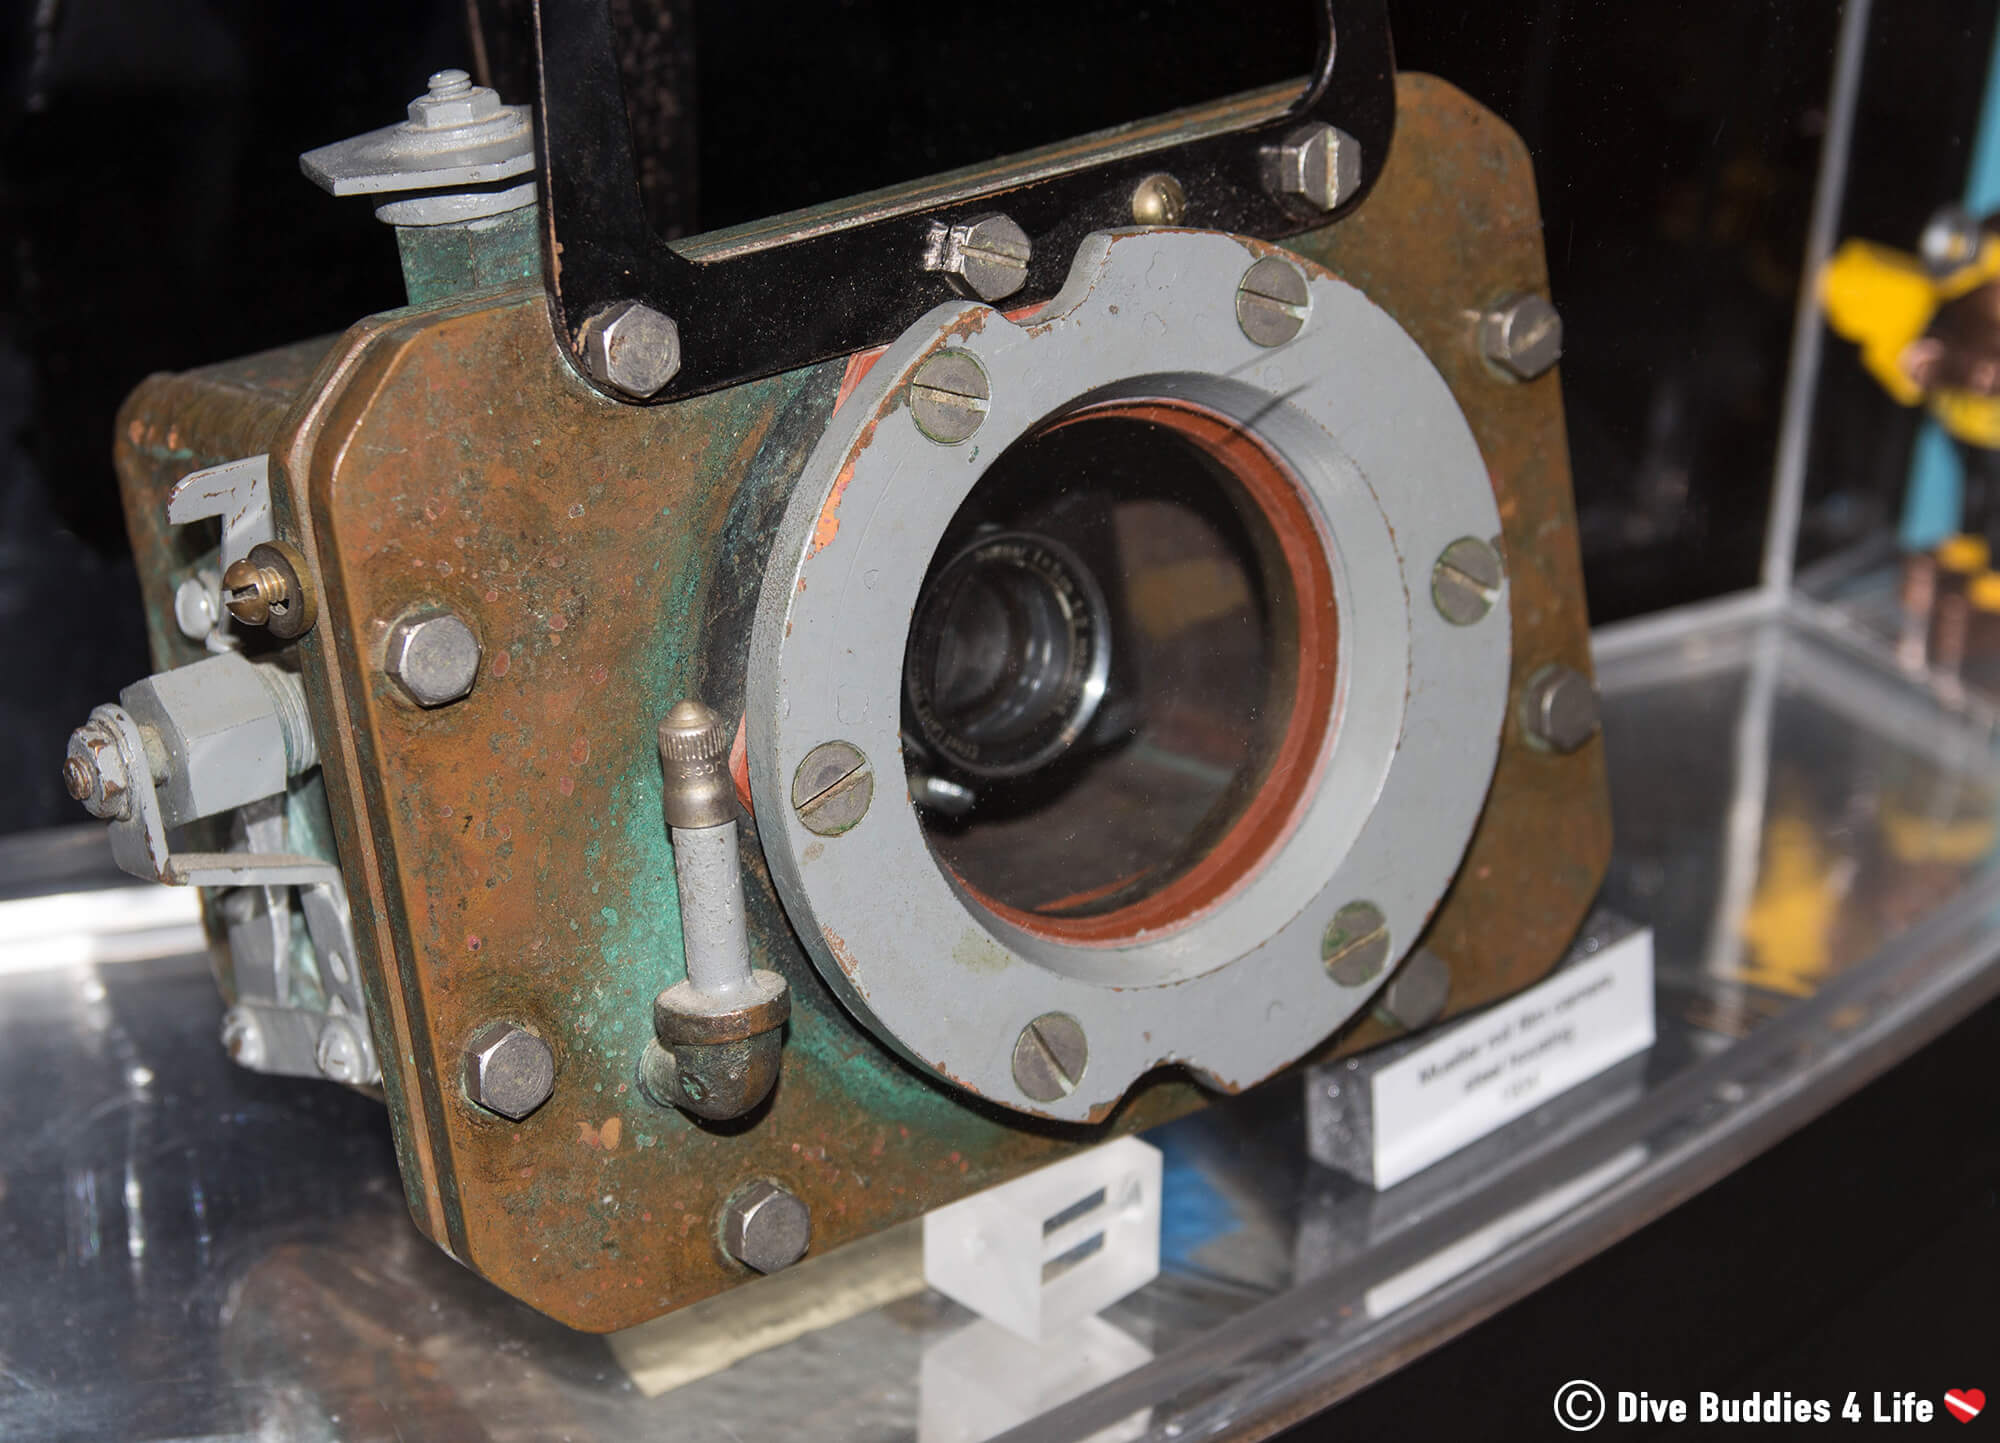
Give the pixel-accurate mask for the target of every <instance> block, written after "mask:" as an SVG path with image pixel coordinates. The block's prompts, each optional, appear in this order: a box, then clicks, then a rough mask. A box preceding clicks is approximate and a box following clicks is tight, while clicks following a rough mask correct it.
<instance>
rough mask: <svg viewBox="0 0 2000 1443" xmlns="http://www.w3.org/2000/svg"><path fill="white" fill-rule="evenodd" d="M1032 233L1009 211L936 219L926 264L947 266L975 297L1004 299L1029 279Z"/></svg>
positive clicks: (931, 267)
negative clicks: (948, 220) (950, 221)
mask: <svg viewBox="0 0 2000 1443" xmlns="http://www.w3.org/2000/svg"><path fill="white" fill-rule="evenodd" d="M1033 253H1034V247H1033V246H1032V245H1030V244H1029V241H1028V233H1027V232H1026V231H1024V230H1022V229H1021V228H1020V226H1018V225H1016V224H1015V223H1014V222H1013V220H1012V219H1011V218H1010V217H1008V216H1004V215H998V214H995V215H982V216H975V217H974V218H973V219H971V220H968V221H961V222H960V223H958V224H957V225H946V224H944V223H943V222H942V221H934V222H932V224H931V229H930V235H929V237H928V239H927V241H926V243H925V248H924V269H925V270H931V271H942V272H944V273H945V275H947V276H949V277H950V278H951V284H952V287H953V289H955V290H957V291H958V292H959V293H960V294H961V295H967V296H971V297H972V298H973V299H975V300H981V301H997V300H1003V299H1005V298H1006V297H1008V296H1011V295H1013V294H1014V292H1016V291H1018V290H1019V289H1021V287H1022V286H1024V285H1026V284H1027V283H1028V258H1029V257H1030V256H1031V255H1032V254H1033Z"/></svg>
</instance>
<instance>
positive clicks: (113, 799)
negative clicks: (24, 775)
mask: <svg viewBox="0 0 2000 1443" xmlns="http://www.w3.org/2000/svg"><path fill="white" fill-rule="evenodd" d="M63 785H64V787H65V788H66V789H67V790H68V792H69V794H70V796H72V797H74V798H75V799H76V800H77V801H79V802H82V803H83V807H84V810H85V811H87V812H89V813H90V814H91V815H92V816H93V817H102V818H103V819H104V820H105V821H120V820H122V819H124V818H125V817H127V816H129V815H130V814H131V810H132V795H131V793H132V776H131V765H130V762H129V761H128V759H127V758H126V756H125V748H124V745H123V743H122V742H121V740H120V738H119V736H118V732H117V730H116V729H115V728H113V727H112V726H111V724H110V723H108V722H106V721H103V720H101V719H99V718H98V717H94V716H93V717H92V718H91V719H90V720H89V721H87V722H85V723H84V724H83V725H82V726H80V727H78V728H77V729H76V730H75V731H73V732H71V733H70V737H69V750H68V755H67V756H66V757H65V758H64V760H63Z"/></svg>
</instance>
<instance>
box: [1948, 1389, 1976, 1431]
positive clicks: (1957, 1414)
mask: <svg viewBox="0 0 2000 1443" xmlns="http://www.w3.org/2000/svg"><path fill="white" fill-rule="evenodd" d="M1944 1406H1945V1407H1947V1408H1949V1409H1950V1410H1951V1416H1952V1417H1954V1418H1956V1419H1958V1421H1959V1422H1961V1423H1970V1422H1971V1421H1972V1420H1973V1419H1974V1418H1977V1417H1978V1416H1979V1414H1980V1410H1981V1409H1983V1408H1985V1406H1986V1394H1985V1393H1983V1392H1981V1391H1980V1390H1979V1389H1977V1388H1953V1389H1952V1390H1951V1391H1950V1392H1949V1393H1946V1394H1945V1395H1944Z"/></svg>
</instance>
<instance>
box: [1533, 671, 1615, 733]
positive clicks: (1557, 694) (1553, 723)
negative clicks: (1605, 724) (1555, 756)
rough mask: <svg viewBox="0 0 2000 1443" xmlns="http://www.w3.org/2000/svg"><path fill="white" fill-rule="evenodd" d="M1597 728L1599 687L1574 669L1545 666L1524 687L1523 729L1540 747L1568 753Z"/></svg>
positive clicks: (1595, 731)
mask: <svg viewBox="0 0 2000 1443" xmlns="http://www.w3.org/2000/svg"><path fill="white" fill-rule="evenodd" d="M1598 726H1599V719H1598V713H1597V688H1596V687H1595V686H1594V685H1592V683H1591V680H1590V678H1589V677H1587V676H1585V675H1584V674H1583V673H1582V672H1580V671H1578V670H1576V668H1574V667H1569V666H1562V665H1560V664H1556V665H1551V666H1545V667H1543V668H1542V669H1541V670H1539V671H1537V672H1536V673H1535V674H1534V675H1533V676H1531V677H1529V678H1528V683H1527V685H1526V686H1524V687H1522V688H1521V729H1522V730H1523V731H1524V732H1526V733H1527V735H1528V740H1529V741H1531V742H1533V743H1535V744H1536V745H1537V746H1540V747H1543V748H1545V749H1547V750H1549V751H1552V752H1560V753H1564V754H1567V753H1569V752H1573V751H1575V750H1576V749H1577V748H1579V747H1581V746H1582V745H1583V744H1584V743H1585V742H1587V741H1589V740H1590V739H1591V738H1592V737H1594V736H1596V735H1597V729H1598Z"/></svg>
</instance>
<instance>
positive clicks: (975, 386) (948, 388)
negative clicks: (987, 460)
mask: <svg viewBox="0 0 2000 1443" xmlns="http://www.w3.org/2000/svg"><path fill="white" fill-rule="evenodd" d="M992 400H993V387H992V384H991V383H990V382H989V381H988V380H987V379H986V372H985V370H984V369H983V368H982V367H981V366H980V364H979V362H977V361H975V360H974V359H973V358H972V356H971V353H969V352H967V351H961V350H947V351H939V352H937V353H936V354H935V355H933V356H930V357H928V358H927V359H926V360H925V361H924V363H923V364H922V365H920V366H918V367H917V370H916V374H915V375H913V376H911V377H910V419H911V420H913V421H915V422H916V423H917V429H918V430H919V431H922V432H923V433H924V434H925V435H926V436H928V437H930V438H931V440H933V441H935V442H937V443H938V444H939V445H940V446H956V445H957V444H958V443H959V442H961V441H965V440H969V439H970V438H971V436H972V433H973V432H975V431H977V430H978V429H979V427H980V425H981V424H982V423H983V422H984V421H985V420H986V411H987V407H988V406H989V404H990V403H991V402H992Z"/></svg>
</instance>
